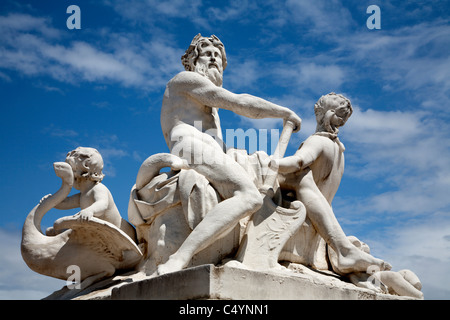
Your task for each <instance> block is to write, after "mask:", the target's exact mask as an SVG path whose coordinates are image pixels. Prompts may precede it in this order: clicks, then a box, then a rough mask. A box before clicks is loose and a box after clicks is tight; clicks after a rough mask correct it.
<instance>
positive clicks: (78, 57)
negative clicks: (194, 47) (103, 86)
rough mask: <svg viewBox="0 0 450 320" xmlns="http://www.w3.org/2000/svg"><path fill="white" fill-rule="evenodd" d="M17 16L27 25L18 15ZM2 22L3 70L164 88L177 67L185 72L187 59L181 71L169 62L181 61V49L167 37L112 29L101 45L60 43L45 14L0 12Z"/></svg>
mask: <svg viewBox="0 0 450 320" xmlns="http://www.w3.org/2000/svg"><path fill="white" fill-rule="evenodd" d="M17 16H18V18H17V19H18V20H20V21H21V24H18V23H17V22H15V20H14V19H13V18H15V17H17ZM0 25H1V26H3V27H4V28H5V32H4V34H3V36H2V38H1V39H0V45H1V47H0V68H4V69H10V70H16V71H19V72H21V73H24V74H26V75H28V76H41V75H46V76H50V77H52V78H54V79H57V80H59V81H62V82H70V83H77V82H79V81H80V80H83V81H88V82H104V81H107V82H108V81H111V82H116V83H120V84H122V85H123V86H126V87H130V86H133V87H137V88H145V89H152V88H153V89H155V88H157V89H158V90H159V89H160V88H161V87H163V86H164V85H165V82H166V81H167V78H169V77H170V76H172V75H173V73H174V72H175V71H181V63H180V65H179V66H178V67H179V68H178V69H176V68H175V66H174V64H173V63H172V62H171V63H168V61H174V56H178V59H177V60H179V59H180V58H179V57H181V50H179V49H177V48H174V47H173V46H172V45H171V44H170V43H169V42H168V41H167V40H164V39H163V38H157V37H155V38H154V39H152V40H151V41H148V42H144V41H142V39H140V38H136V37H135V36H134V37H133V36H129V35H123V34H114V33H111V34H107V35H106V36H105V35H103V38H104V41H102V42H100V43H101V46H98V45H95V46H94V45H93V44H91V43H88V42H84V41H73V42H71V43H69V44H67V45H65V44H61V43H64V42H62V41H60V40H61V39H58V40H59V41H55V39H56V36H57V35H58V31H57V30H56V29H54V28H53V27H52V26H51V25H50V21H48V20H46V19H43V18H36V17H33V16H30V15H25V14H21V15H9V16H0ZM125 39H126V40H125ZM130 39H131V40H130ZM105 40H106V41H105ZM3 78H5V77H3Z"/></svg>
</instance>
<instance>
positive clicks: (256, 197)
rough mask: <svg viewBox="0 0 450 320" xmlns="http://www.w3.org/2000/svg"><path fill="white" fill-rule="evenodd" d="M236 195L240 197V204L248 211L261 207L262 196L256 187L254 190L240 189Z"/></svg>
mask: <svg viewBox="0 0 450 320" xmlns="http://www.w3.org/2000/svg"><path fill="white" fill-rule="evenodd" d="M238 196H239V197H241V198H242V205H243V206H245V208H246V209H247V211H248V212H255V211H256V210H258V209H259V208H261V206H262V205H263V202H264V198H263V196H262V195H261V194H260V193H259V191H258V189H256V188H254V190H253V189H249V190H243V191H240V192H239V193H238Z"/></svg>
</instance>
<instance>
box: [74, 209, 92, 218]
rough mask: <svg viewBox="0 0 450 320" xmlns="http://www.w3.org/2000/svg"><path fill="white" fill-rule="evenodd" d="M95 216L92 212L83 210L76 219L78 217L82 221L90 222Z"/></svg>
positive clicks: (76, 215) (77, 214)
mask: <svg viewBox="0 0 450 320" xmlns="http://www.w3.org/2000/svg"><path fill="white" fill-rule="evenodd" d="M93 216H94V213H93V212H92V211H90V210H86V209H84V210H81V211H80V212H78V213H76V214H75V215H74V217H78V219H79V220H80V221H89V220H91V218H92V217H93Z"/></svg>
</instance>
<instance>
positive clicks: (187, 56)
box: [181, 33, 227, 71]
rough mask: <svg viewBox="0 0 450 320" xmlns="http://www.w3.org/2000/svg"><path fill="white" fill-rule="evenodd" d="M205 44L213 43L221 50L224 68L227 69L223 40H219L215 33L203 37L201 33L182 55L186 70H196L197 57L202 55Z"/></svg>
mask: <svg viewBox="0 0 450 320" xmlns="http://www.w3.org/2000/svg"><path fill="white" fill-rule="evenodd" d="M205 44H207V45H208V44H212V45H213V46H215V47H216V48H218V49H219V50H220V53H221V55H222V68H223V70H225V68H226V66H227V56H226V54H225V47H224V45H223V43H222V41H220V40H219V38H217V37H216V36H215V35H211V36H210V37H209V38H208V37H202V35H201V34H200V33H199V34H197V35H196V36H195V37H194V39H193V40H192V42H191V44H190V45H189V48H188V49H187V50H186V52H185V53H184V55H183V56H182V57H181V63H182V64H183V66H184V69H185V70H186V71H194V69H195V64H196V63H197V58H198V56H199V55H200V51H201V47H202V46H203V45H205Z"/></svg>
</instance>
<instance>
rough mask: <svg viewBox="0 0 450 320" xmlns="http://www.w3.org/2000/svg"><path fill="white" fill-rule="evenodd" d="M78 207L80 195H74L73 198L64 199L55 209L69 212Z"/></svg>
mask: <svg viewBox="0 0 450 320" xmlns="http://www.w3.org/2000/svg"><path fill="white" fill-rule="evenodd" d="M78 207H80V194H79V193H77V194H74V195H73V196H70V197H67V198H65V199H64V200H63V201H62V202H61V203H59V204H58V205H57V206H56V207H55V208H56V209H59V210H69V209H74V208H78Z"/></svg>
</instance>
